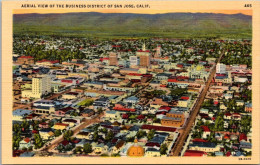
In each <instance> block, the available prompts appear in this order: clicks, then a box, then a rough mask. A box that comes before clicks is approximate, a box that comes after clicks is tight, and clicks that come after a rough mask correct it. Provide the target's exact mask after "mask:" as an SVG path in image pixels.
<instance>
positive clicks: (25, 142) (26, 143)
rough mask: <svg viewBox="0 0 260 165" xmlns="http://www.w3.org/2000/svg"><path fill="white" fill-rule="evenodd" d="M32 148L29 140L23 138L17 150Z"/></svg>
mask: <svg viewBox="0 0 260 165" xmlns="http://www.w3.org/2000/svg"><path fill="white" fill-rule="evenodd" d="M31 146H32V143H31V139H30V138H28V137H26V138H24V139H23V140H22V141H20V142H19V149H23V148H27V149H28V148H29V147H31Z"/></svg>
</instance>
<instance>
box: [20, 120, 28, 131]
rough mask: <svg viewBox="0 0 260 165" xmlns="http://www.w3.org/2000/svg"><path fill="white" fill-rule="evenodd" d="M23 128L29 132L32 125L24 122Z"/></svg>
mask: <svg viewBox="0 0 260 165" xmlns="http://www.w3.org/2000/svg"><path fill="white" fill-rule="evenodd" d="M21 127H22V128H24V130H28V129H29V127H30V124H29V123H28V121H26V120H24V121H23V122H22V124H21Z"/></svg>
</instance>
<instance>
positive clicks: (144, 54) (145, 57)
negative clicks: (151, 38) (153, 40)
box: [136, 44, 151, 67]
mask: <svg viewBox="0 0 260 165" xmlns="http://www.w3.org/2000/svg"><path fill="white" fill-rule="evenodd" d="M136 56H137V57H139V58H140V66H143V67H149V66H150V61H151V54H150V51H149V50H146V48H145V44H143V47H142V50H138V51H137V52H136Z"/></svg>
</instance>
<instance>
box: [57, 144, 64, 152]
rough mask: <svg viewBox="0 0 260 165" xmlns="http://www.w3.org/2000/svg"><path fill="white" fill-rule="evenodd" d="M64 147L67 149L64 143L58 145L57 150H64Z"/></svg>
mask: <svg viewBox="0 0 260 165" xmlns="http://www.w3.org/2000/svg"><path fill="white" fill-rule="evenodd" d="M64 149H65V147H64V146H63V145H62V144H60V145H58V147H57V150H58V151H59V152H62V151H63V150H64Z"/></svg>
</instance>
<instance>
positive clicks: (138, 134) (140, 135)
mask: <svg viewBox="0 0 260 165" xmlns="http://www.w3.org/2000/svg"><path fill="white" fill-rule="evenodd" d="M145 135H146V132H145V131H142V130H139V131H138V132H137V133H136V136H137V138H138V139H140V138H142V137H144V136H145Z"/></svg>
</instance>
